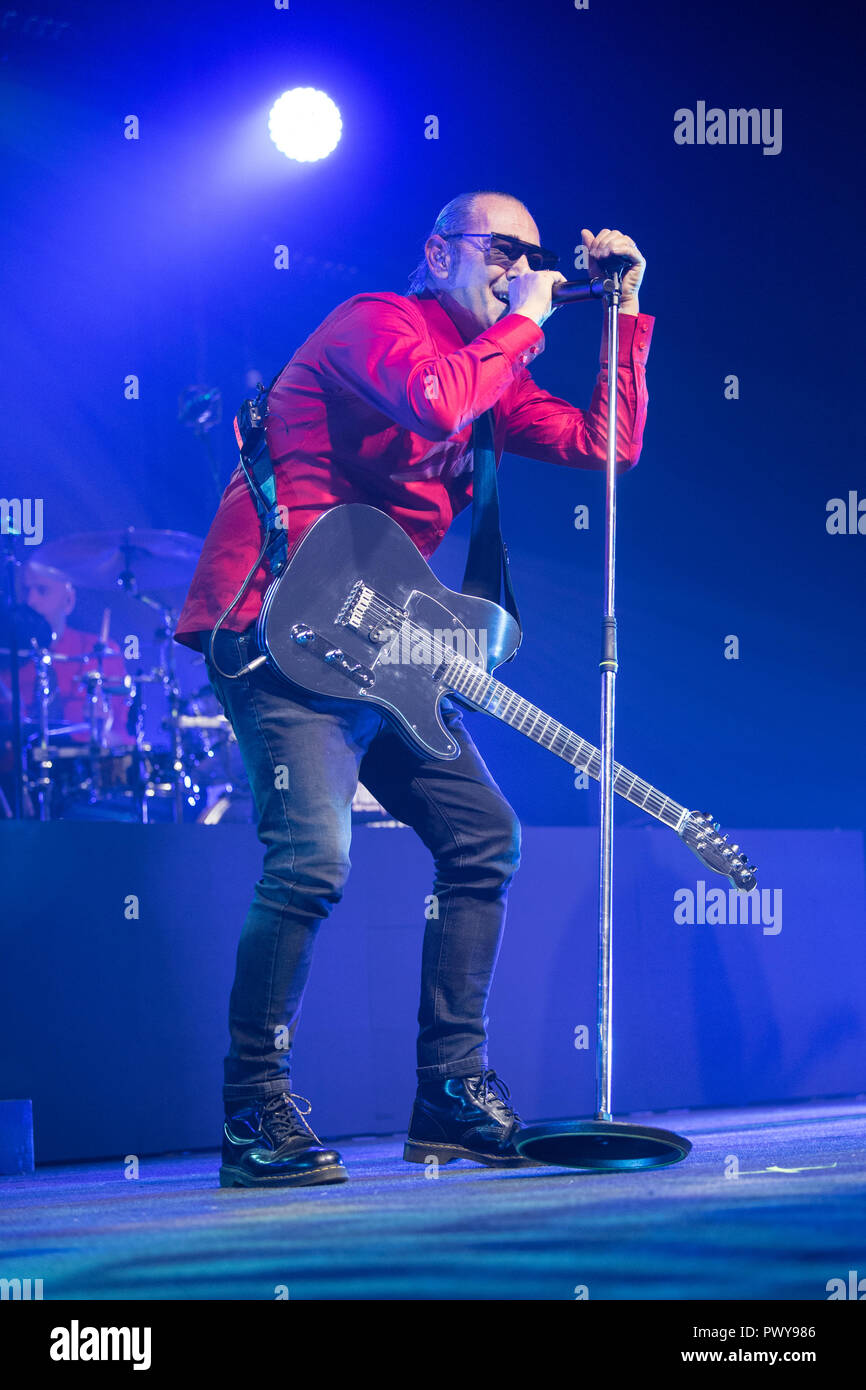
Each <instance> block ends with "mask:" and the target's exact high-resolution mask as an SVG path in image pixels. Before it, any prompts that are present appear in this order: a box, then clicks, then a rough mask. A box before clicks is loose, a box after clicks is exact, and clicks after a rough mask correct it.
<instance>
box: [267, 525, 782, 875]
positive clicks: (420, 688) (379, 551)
mask: <svg viewBox="0 0 866 1390" xmlns="http://www.w3.org/2000/svg"><path fill="white" fill-rule="evenodd" d="M257 636H258V643H259V648H260V650H261V651H262V652H263V653H264V657H262V658H260V660H264V659H266V660H267V661H268V664H269V665H270V666H271V668H272V669H273V670H274V671H276V672H277V673H278V674H279V675H280V676H282V677H283V678H284V679H286V680H287V681H290V682H291V683H292V684H293V685H295V686H300V687H301V688H302V689H304V690H307V691H310V692H313V693H315V694H318V695H327V696H330V697H332V698H335V699H341V700H354V701H360V702H363V703H364V704H373V705H376V706H377V707H378V708H379V709H380V710H381V711H382V713H383V714H385V715H387V716H388V717H389V718H390V719H391V721H392V723H393V725H394V727H395V728H396V729H397V730H398V732H399V733H400V734H402V736H403V737H404V738H405V739H406V740H407V742H408V743H409V744H410V745H411V747H413V748H414V749H416V750H417V751H418V752H419V753H421V754H423V755H424V756H426V757H434V758H443V759H450V758H456V757H457V756H458V754H459V751H460V750H459V748H458V747H457V745H456V743H455V742H454V740H453V738H452V737H451V735H450V734H449V732H448V730H447V729H446V727H445V725H444V723H443V722H442V718H441V715H440V713H439V702H440V700H441V699H442V698H443V696H446V695H449V696H452V695H453V696H455V697H456V698H458V699H459V700H460V701H461V702H462V703H463V704H465V705H468V706H469V707H470V708H471V709H477V710H483V711H484V713H485V714H492V715H494V716H495V717H496V718H497V719H501V720H502V721H503V723H505V724H510V725H511V727H512V728H513V729H517V731H518V732H519V733H521V734H525V735H526V736H527V738H531V739H532V740H533V742H535V743H540V744H541V745H542V747H543V748H549V749H550V751H551V753H555V754H556V755H557V757H559V758H562V759H563V760H564V761H565V762H567V763H570V764H571V765H572V767H576V768H580V769H582V770H583V771H585V772H587V773H588V774H589V776H590V777H595V778H596V779H598V777H599V774H600V770H601V753H600V751H599V749H597V748H594V747H593V746H592V744H591V743H587V742H586V740H585V739H582V738H580V736H579V735H578V734H575V733H573V732H572V731H571V729H567V728H566V727H565V725H564V724H559V723H558V722H557V721H556V720H555V719H551V718H550V716H549V715H548V714H545V713H544V712H543V710H540V709H538V708H537V706H535V705H532V704H530V703H529V701H528V700H524V699H522V698H521V697H520V696H519V695H517V694H515V692H514V691H513V690H509V689H508V687H507V686H506V685H503V684H502V682H501V681H498V680H495V679H494V677H493V676H492V675H490V672H491V671H492V670H494V669H495V668H496V667H497V666H498V665H499V664H500V663H501V662H502V661H505V660H507V659H508V657H510V656H511V655H513V653H514V652H515V651H516V650H517V647H518V646H519V644H520V629H519V627H518V625H517V623H516V622H515V621H514V619H513V618H512V617H511V615H510V614H509V613H506V611H505V610H504V609H503V608H500V607H499V606H498V604H495V603H489V602H488V601H487V600H486V599H481V598H473V597H470V596H468V595H466V594H458V593H455V592H454V591H453V590H452V589H446V588H445V586H444V585H443V584H440V583H439V581H438V579H437V578H436V576H435V575H434V574H433V572H432V570H431V569H430V568H429V566H428V565H427V563H426V561H425V560H424V559H423V557H422V556H421V554H420V552H419V551H418V550H417V548H416V547H415V545H413V543H412V541H411V540H410V539H409V537H408V536H407V535H406V533H405V531H403V530H402V529H401V528H400V527H399V526H398V525H397V523H396V522H395V521H392V520H391V519H390V517H388V516H386V515H385V513H384V512H380V511H379V510H378V509H377V508H376V507H367V506H363V505H360V504H355V503H352V504H351V505H347V506H339V507H332V508H331V510H330V511H327V512H325V513H323V515H322V516H321V517H319V519H318V520H317V521H315V522H314V523H313V525H312V526H311V527H310V528H309V529H308V530H307V531H306V532H305V533H304V535H303V536H302V537H301V540H300V541H299V543H298V544H297V545H296V546H295V548H294V550H293V552H292V554H291V556H290V557H289V560H288V562H287V564H286V565H285V566H284V568H283V569H282V571H281V572H280V573H279V575H278V576H277V577H276V578H275V579H274V580H273V582H272V583H271V585H270V587H269V589H268V591H267V593H266V595H265V600H264V603H263V605H262V612H261V616H260V618H259V625H258V633H257ZM614 790H615V791H616V792H618V793H619V795H620V796H624V797H625V798H626V800H628V801H630V802H632V804H633V805H635V806H639V807H640V808H641V809H642V810H644V811H646V812H648V814H649V815H651V816H655V818H656V820H659V821H661V822H662V824H663V825H667V826H670V828H671V829H672V830H675V831H676V833H677V834H678V835H679V836H680V837H681V838H682V839H683V840H684V842H685V843H686V844H687V845H688V847H689V849H691V850H692V851H693V852H694V853H695V854H696V855H697V856H698V858H699V859H700V861H701V863H702V864H704V865H706V867H707V868H709V869H713V870H714V871H715V872H716V873H720V874H724V875H725V877H727V878H728V879H729V880H730V882H731V884H732V885H733V886H734V887H735V888H741V889H743V890H744V891H749V890H750V889H752V888H754V886H755V865H754V864H749V863H748V857H747V856H746V855H745V854H743V853H741V852H740V849H739V846H738V845H728V844H727V838H728V837H727V835H725V836H721V835H720V834H719V833H718V831H719V826H718V824H716V823H715V822H714V821H713V819H712V817H711V816H710V815H709V813H708V812H696V811H689V810H687V808H686V807H685V806H680V805H678V803H677V802H676V801H672V800H671V799H670V797H668V796H665V795H664V794H663V793H662V792H660V791H658V790H657V789H656V788H655V787H653V786H650V784H649V782H644V781H642V780H641V778H640V777H637V776H636V775H635V774H634V773H633V772H629V771H628V769H627V768H624V767H621V766H620V764H619V763H614Z"/></svg>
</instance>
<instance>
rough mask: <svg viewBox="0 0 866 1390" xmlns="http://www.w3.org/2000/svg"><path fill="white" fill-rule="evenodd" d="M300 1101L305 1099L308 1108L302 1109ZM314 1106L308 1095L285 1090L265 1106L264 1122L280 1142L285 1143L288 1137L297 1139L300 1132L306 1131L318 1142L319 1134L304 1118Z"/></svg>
mask: <svg viewBox="0 0 866 1390" xmlns="http://www.w3.org/2000/svg"><path fill="white" fill-rule="evenodd" d="M298 1101H303V1103H304V1105H305V1106H306V1109H302V1108H301V1107H300V1106H299V1105H298V1104H297V1102H298ZM312 1108H313V1107H312V1105H311V1104H310V1102H309V1101H308V1100H307V1098H306V1096H299V1095H296V1093H295V1092H294V1091H283V1092H282V1093H281V1094H280V1095H278V1096H274V1097H273V1098H272V1099H271V1100H269V1101H268V1103H267V1105H266V1106H265V1107H264V1109H263V1111H262V1124H265V1123H267V1126H268V1129H269V1131H270V1133H271V1134H272V1135H273V1137H274V1139H275V1140H276V1141H277V1143H278V1144H283V1143H285V1141H286V1140H287V1139H296V1138H297V1137H298V1135H299V1134H303V1133H305V1132H306V1133H307V1134H309V1135H310V1136H311V1137H312V1138H313V1139H315V1140H316V1143H318V1142H319V1139H318V1135H316V1134H314V1133H313V1131H312V1130H311V1129H310V1126H309V1125H308V1124H307V1121H306V1120H305V1118H304V1116H305V1115H309V1113H310V1111H311V1110H312Z"/></svg>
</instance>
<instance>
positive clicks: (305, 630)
mask: <svg viewBox="0 0 866 1390" xmlns="http://www.w3.org/2000/svg"><path fill="white" fill-rule="evenodd" d="M315 635H316V634H315V632H314V631H313V629H312V628H311V627H307V625H306V623H295V626H294V627H293V628H292V641H293V642H298V643H299V644H300V645H301V646H302V647H303V646H306V644H307V643H308V642H312V640H313V638H314V637H315Z"/></svg>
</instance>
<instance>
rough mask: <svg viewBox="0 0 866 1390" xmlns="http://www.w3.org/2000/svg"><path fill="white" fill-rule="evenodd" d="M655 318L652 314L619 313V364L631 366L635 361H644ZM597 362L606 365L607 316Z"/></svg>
mask: <svg viewBox="0 0 866 1390" xmlns="http://www.w3.org/2000/svg"><path fill="white" fill-rule="evenodd" d="M654 327H655V318H654V317H653V315H652V314H620V316H619V366H620V367H631V366H633V365H634V363H635V362H636V361H637V362H646V359H647V355H648V354H649V348H650V343H651V342H652V337H653V328H654ZM599 363H600V365H601V366H602V367H606V366H607V317H605V321H604V331H603V333H602V339H601V353H600V355H599Z"/></svg>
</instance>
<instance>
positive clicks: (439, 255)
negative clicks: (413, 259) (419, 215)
mask: <svg viewBox="0 0 866 1390" xmlns="http://www.w3.org/2000/svg"><path fill="white" fill-rule="evenodd" d="M424 254H425V256H426V257H427V265H428V267H429V269H430V274H431V275H435V276H436V279H437V280H447V279H448V275H449V272H450V270H451V250H450V247H449V245H448V242H447V241H443V239H442V237H441V236H439V235H438V234H437V233H434V235H433V236H430V237H428V238H427V241H426V243H425V245H424Z"/></svg>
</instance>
